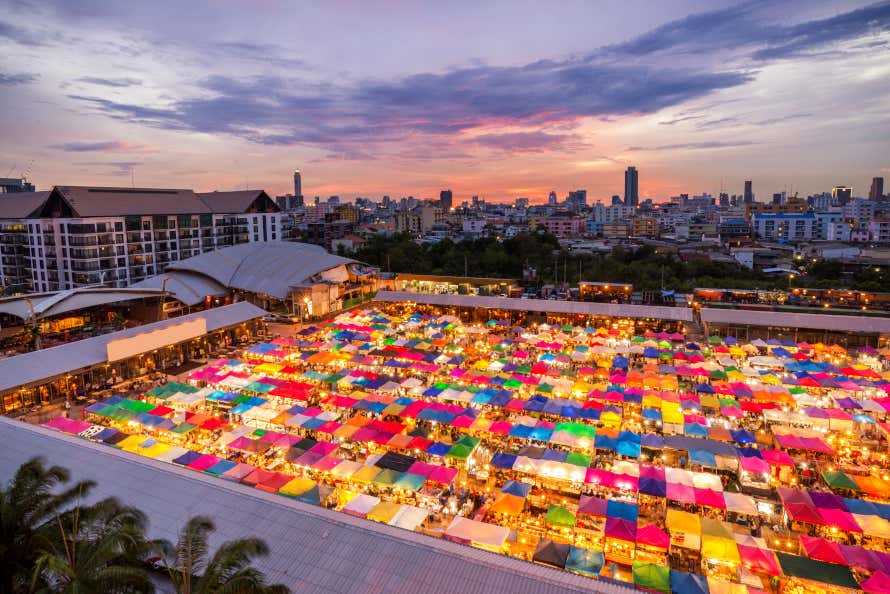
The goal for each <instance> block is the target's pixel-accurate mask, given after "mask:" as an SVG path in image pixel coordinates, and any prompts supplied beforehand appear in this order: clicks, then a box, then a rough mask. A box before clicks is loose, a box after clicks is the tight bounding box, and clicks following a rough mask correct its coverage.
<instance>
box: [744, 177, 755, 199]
mask: <svg viewBox="0 0 890 594" xmlns="http://www.w3.org/2000/svg"><path fill="white" fill-rule="evenodd" d="M753 186H754V184H753V182H752V181H751V180H750V179H746V180H745V197H744V198H743V199H742V200H743V202H744V203H745V204H753V203H754V187H753Z"/></svg>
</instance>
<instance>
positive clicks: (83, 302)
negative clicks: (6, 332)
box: [0, 287, 164, 320]
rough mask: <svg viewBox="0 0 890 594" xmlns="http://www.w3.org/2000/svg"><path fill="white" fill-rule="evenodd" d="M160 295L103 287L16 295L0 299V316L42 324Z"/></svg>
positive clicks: (149, 291)
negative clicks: (62, 315) (66, 315)
mask: <svg viewBox="0 0 890 594" xmlns="http://www.w3.org/2000/svg"><path fill="white" fill-rule="evenodd" d="M163 295H164V293H163V292H162V291H160V290H155V289H112V288H107V287H94V288H90V287H85V288H77V289H69V290H67V291H56V292H52V293H36V294H30V295H16V296H14V297H6V298H3V299H0V313H5V314H9V315H13V316H16V317H19V318H21V319H23V320H28V319H30V318H31V317H32V316H33V317H34V319H37V320H42V319H44V318H49V317H52V316H57V315H60V314H64V313H69V312H72V311H77V310H80V309H84V308H87V307H95V306H98V305H111V304H114V303H121V302H125V301H131V300H133V299H144V298H151V297H157V298H160V297H162V296H163Z"/></svg>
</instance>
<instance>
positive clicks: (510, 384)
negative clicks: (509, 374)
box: [504, 378, 522, 390]
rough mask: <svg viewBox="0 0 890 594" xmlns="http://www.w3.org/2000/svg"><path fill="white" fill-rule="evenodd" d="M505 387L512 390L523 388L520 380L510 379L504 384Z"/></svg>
mask: <svg viewBox="0 0 890 594" xmlns="http://www.w3.org/2000/svg"><path fill="white" fill-rule="evenodd" d="M504 387H505V388H507V389H510V390H517V389H519V388H521V387H522V382H521V381H519V380H518V379H514V378H510V379H508V380H507V381H505V382H504Z"/></svg>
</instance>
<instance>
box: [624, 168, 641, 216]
mask: <svg viewBox="0 0 890 594" xmlns="http://www.w3.org/2000/svg"><path fill="white" fill-rule="evenodd" d="M639 203H640V187H639V174H638V173H637V168H636V167H628V168H627V171H625V172H624V204H626V205H627V206H631V207H633V208H636V207H637V205H638V204H639Z"/></svg>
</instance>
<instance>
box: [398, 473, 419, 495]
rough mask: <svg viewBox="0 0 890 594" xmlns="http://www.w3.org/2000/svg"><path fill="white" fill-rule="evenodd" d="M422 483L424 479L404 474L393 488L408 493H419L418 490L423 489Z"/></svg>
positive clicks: (415, 475)
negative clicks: (404, 490)
mask: <svg viewBox="0 0 890 594" xmlns="http://www.w3.org/2000/svg"><path fill="white" fill-rule="evenodd" d="M424 482H426V477H423V476H420V475H419V474H411V473H410V472H406V473H405V474H403V475H402V476H401V477H400V478H399V480H397V481H396V482H395V483H394V484H393V486H394V487H398V488H399V489H406V490H408V491H419V490H420V488H421V487H423V483H424Z"/></svg>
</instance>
